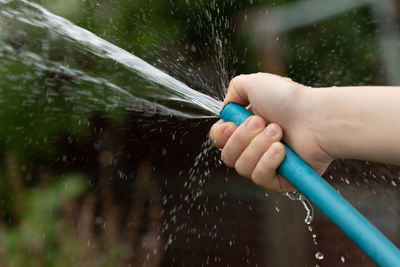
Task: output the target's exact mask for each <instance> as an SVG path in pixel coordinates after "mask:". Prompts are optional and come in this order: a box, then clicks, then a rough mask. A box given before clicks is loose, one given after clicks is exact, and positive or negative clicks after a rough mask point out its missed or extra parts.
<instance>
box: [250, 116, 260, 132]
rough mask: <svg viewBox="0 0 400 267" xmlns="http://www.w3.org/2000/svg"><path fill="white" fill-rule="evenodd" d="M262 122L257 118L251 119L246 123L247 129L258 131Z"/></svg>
mask: <svg viewBox="0 0 400 267" xmlns="http://www.w3.org/2000/svg"><path fill="white" fill-rule="evenodd" d="M260 126H261V125H260V121H259V120H258V119H257V118H256V117H251V118H250V119H249V120H248V121H247V122H246V127H247V128H248V129H249V130H252V131H253V130H257V129H258V128H260Z"/></svg>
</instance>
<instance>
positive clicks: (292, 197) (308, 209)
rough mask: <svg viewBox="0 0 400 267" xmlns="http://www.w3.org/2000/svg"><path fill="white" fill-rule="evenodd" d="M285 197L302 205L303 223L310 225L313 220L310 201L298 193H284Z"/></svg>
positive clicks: (312, 209)
mask: <svg viewBox="0 0 400 267" xmlns="http://www.w3.org/2000/svg"><path fill="white" fill-rule="evenodd" d="M286 196H287V197H288V198H289V199H290V200H299V201H301V203H302V204H303V206H304V208H305V209H306V212H307V214H306V218H305V219H304V222H305V223H306V224H311V222H312V221H313V219H314V208H313V206H312V205H311V203H310V201H308V199H307V198H306V197H305V196H303V195H302V194H300V193H299V192H298V191H289V192H286Z"/></svg>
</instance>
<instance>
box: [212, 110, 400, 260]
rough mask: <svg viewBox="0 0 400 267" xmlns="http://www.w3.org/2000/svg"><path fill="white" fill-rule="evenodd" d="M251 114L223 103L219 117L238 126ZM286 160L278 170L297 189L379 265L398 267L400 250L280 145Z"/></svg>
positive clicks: (320, 178)
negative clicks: (284, 152) (284, 151)
mask: <svg viewBox="0 0 400 267" xmlns="http://www.w3.org/2000/svg"><path fill="white" fill-rule="evenodd" d="M251 115H252V114H251V113H250V112H249V111H248V110H246V108H244V107H243V106H241V105H238V104H236V103H230V104H227V105H226V106H225V107H224V108H223V109H222V111H221V113H220V117H221V119H223V120H224V121H226V122H228V121H229V122H233V123H235V124H237V125H240V124H242V123H243V122H244V121H245V120H246V119H247V118H248V117H250V116H251ZM284 146H285V149H286V157H285V159H284V160H283V162H282V164H281V165H280V166H279V168H278V173H279V174H281V175H282V176H284V177H285V178H286V179H287V180H288V181H289V182H290V183H291V184H292V185H293V186H294V187H295V188H297V190H298V191H299V192H300V193H302V194H303V195H304V196H305V197H306V198H308V200H309V201H310V202H311V203H312V204H313V205H314V206H315V207H317V208H318V209H319V210H320V211H321V212H322V213H324V214H325V216H326V217H327V218H328V219H329V220H331V221H332V222H333V223H334V224H336V225H337V226H338V227H339V228H340V229H341V230H342V231H343V232H344V233H345V234H346V235H347V236H348V237H349V238H350V239H351V240H353V242H354V243H356V244H357V245H358V246H359V247H360V248H361V249H362V250H363V251H364V252H365V254H367V255H368V256H369V257H370V258H371V259H372V260H373V261H374V262H375V263H376V264H378V265H379V266H385V267H386V266H387V267H394V266H400V250H399V249H398V248H397V247H396V246H395V245H393V243H392V242H390V241H389V240H388V239H387V238H386V237H385V236H384V235H383V234H382V233H381V232H379V230H378V229H376V228H375V226H373V225H372V224H371V223H370V222H369V221H368V220H367V219H366V218H365V217H364V216H363V215H361V213H360V212H358V211H357V210H356V209H355V208H354V207H353V206H352V205H351V204H350V203H349V202H347V200H345V199H344V198H343V197H342V196H341V195H340V194H339V193H338V192H336V191H335V190H334V189H333V188H332V187H331V186H330V185H329V184H328V183H327V182H326V181H325V180H324V179H323V178H322V177H320V176H319V175H318V174H317V173H316V172H315V171H314V170H313V169H311V167H310V166H308V165H307V164H306V163H305V162H304V161H303V160H302V159H301V158H300V157H299V156H298V155H297V154H296V153H295V152H294V151H293V150H292V149H291V148H289V147H288V146H287V145H286V144H284Z"/></svg>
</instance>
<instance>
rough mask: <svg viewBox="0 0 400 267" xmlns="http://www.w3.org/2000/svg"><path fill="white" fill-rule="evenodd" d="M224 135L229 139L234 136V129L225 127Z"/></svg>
mask: <svg viewBox="0 0 400 267" xmlns="http://www.w3.org/2000/svg"><path fill="white" fill-rule="evenodd" d="M223 133H224V135H225V136H226V137H229V136H231V134H232V129H231V128H230V127H227V126H225V129H224V131H223Z"/></svg>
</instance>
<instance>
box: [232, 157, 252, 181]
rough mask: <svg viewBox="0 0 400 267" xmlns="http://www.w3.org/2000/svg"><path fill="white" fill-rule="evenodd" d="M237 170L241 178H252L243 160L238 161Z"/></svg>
mask: <svg viewBox="0 0 400 267" xmlns="http://www.w3.org/2000/svg"><path fill="white" fill-rule="evenodd" d="M235 170H236V172H237V173H238V174H239V175H240V176H243V177H248V178H250V175H249V172H248V170H247V168H246V166H245V164H243V161H241V160H237V161H236V163H235Z"/></svg>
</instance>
